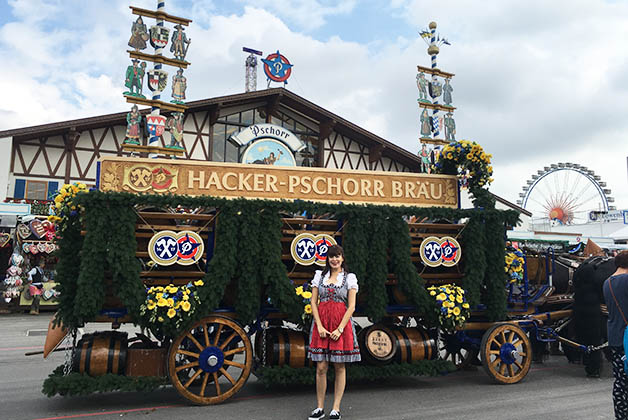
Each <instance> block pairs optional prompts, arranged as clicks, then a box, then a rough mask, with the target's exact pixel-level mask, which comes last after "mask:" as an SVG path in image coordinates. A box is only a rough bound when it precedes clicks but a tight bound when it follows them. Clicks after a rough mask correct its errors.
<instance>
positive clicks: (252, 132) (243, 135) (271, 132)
mask: <svg viewBox="0 0 628 420" xmlns="http://www.w3.org/2000/svg"><path fill="white" fill-rule="evenodd" d="M263 138H271V139H276V140H279V141H281V142H283V143H284V144H286V145H287V146H288V147H290V149H291V150H292V152H293V153H296V152H300V151H301V150H303V149H304V148H305V144H304V143H303V142H302V141H301V140H300V139H299V138H298V137H297V136H295V135H294V134H292V132H290V131H288V130H286V129H285V128H283V127H279V126H278V125H273V124H255V125H252V126H250V127H248V128H245V129H244V130H242V131H240V132H239V133H238V134H235V135H233V136H231V139H232V140H233V141H235V142H236V143H238V144H239V145H240V146H244V145H246V144H248V143H250V142H252V141H253V140H258V139H263Z"/></svg>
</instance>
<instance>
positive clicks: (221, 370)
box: [220, 367, 236, 385]
mask: <svg viewBox="0 0 628 420" xmlns="http://www.w3.org/2000/svg"><path fill="white" fill-rule="evenodd" d="M220 373H222V374H223V376H224V377H225V378H227V380H228V381H229V382H231V385H235V384H236V381H235V379H233V377H232V376H231V375H229V373H228V372H227V371H226V370H225V368H222V367H221V368H220Z"/></svg>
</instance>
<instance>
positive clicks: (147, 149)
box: [121, 144, 185, 156]
mask: <svg viewBox="0 0 628 420" xmlns="http://www.w3.org/2000/svg"><path fill="white" fill-rule="evenodd" d="M121 147H122V150H124V151H125V152H137V153H155V154H157V155H167V156H183V154H184V152H185V150H183V149H171V148H169V147H159V146H142V145H141V144H122V146H121Z"/></svg>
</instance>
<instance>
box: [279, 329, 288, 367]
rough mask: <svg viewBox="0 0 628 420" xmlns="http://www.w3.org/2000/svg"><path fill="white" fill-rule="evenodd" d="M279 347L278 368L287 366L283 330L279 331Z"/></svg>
mask: <svg viewBox="0 0 628 420" xmlns="http://www.w3.org/2000/svg"><path fill="white" fill-rule="evenodd" d="M277 347H279V357H278V359H277V366H283V365H285V364H286V340H285V338H284V336H283V331H281V330H279V331H277Z"/></svg>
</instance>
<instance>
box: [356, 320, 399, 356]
mask: <svg viewBox="0 0 628 420" xmlns="http://www.w3.org/2000/svg"><path fill="white" fill-rule="evenodd" d="M358 341H359V344H360V353H361V354H362V356H363V357H364V361H365V362H366V363H368V364H372V365H381V364H386V363H389V362H390V361H391V360H392V359H393V356H394V355H395V352H396V351H397V343H396V341H395V337H394V335H393V333H392V332H391V331H390V330H389V329H388V328H387V327H385V326H383V325H380V324H375V325H371V326H370V327H368V328H365V329H364V330H362V331H360V334H358Z"/></svg>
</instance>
